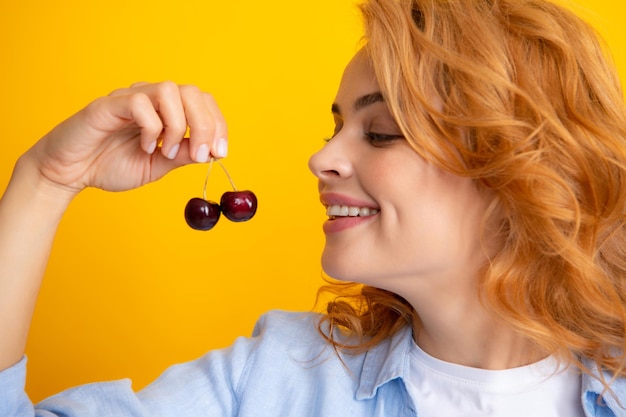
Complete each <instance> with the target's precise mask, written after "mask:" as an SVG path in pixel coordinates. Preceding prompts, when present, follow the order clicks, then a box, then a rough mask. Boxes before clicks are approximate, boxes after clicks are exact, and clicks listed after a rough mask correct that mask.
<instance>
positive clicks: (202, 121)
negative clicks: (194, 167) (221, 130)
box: [180, 85, 216, 162]
mask: <svg viewBox="0 0 626 417" xmlns="http://www.w3.org/2000/svg"><path fill="white" fill-rule="evenodd" d="M180 91H181V98H182V102H183V107H184V109H185V116H186V117H187V124H188V125H189V134H190V137H189V152H190V155H191V157H192V158H193V159H194V160H195V161H196V162H207V161H208V160H209V155H210V152H211V146H212V144H213V141H214V139H215V127H216V121H215V117H214V116H213V114H212V112H211V111H210V110H209V106H208V105H207V102H206V100H205V97H204V95H205V93H203V92H202V91H200V89H198V87H196V86H192V85H184V86H181V87H180Z"/></svg>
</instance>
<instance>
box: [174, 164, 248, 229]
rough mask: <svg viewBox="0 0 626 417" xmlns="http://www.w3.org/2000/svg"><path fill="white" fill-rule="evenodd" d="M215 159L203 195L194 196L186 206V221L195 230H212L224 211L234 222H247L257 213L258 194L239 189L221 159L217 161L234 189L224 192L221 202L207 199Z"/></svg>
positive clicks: (207, 175)
mask: <svg viewBox="0 0 626 417" xmlns="http://www.w3.org/2000/svg"><path fill="white" fill-rule="evenodd" d="M213 161H214V159H211V162H210V163H209V170H208V171H207V174H206V179H205V180H204V190H203V197H202V198H199V197H194V198H192V199H191V200H189V202H187V205H186V206H185V221H186V222H187V224H188V225H189V227H191V228H192V229H195V230H211V229H212V228H213V226H215V225H216V224H217V221H218V220H219V219H220V215H221V214H222V213H223V214H224V216H225V217H226V218H227V219H228V220H230V221H233V222H245V221H247V220H250V219H251V218H252V217H253V216H254V215H255V213H256V209H257V199H256V195H254V193H253V192H252V191H249V190H244V191H238V190H237V187H235V184H234V183H233V180H232V178H231V177H230V175H229V173H228V170H226V167H225V166H224V164H222V163H221V162H220V161H219V160H217V163H218V164H220V166H221V167H222V169H223V170H224V172H225V173H226V176H227V177H228V181H229V182H230V185H231V186H232V187H233V191H226V192H225V193H224V194H222V198H221V199H220V203H219V204H218V203H216V202H215V201H211V200H207V198H206V187H207V183H208V181H209V174H210V173H211V168H212V167H213Z"/></svg>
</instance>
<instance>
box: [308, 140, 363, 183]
mask: <svg viewBox="0 0 626 417" xmlns="http://www.w3.org/2000/svg"><path fill="white" fill-rule="evenodd" d="M309 169H310V170H311V172H312V173H313V175H315V176H316V177H317V178H318V179H319V180H320V181H324V182H328V181H332V180H337V179H342V178H349V177H350V176H352V173H353V170H354V166H353V164H352V160H351V154H350V153H348V150H347V149H346V144H345V143H342V142H341V140H340V138H339V137H335V138H333V139H332V140H330V141H329V142H328V143H326V145H324V147H323V148H322V149H320V150H319V151H317V152H316V153H314V154H313V155H311V157H310V158H309Z"/></svg>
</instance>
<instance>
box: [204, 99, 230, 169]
mask: <svg viewBox="0 0 626 417" xmlns="http://www.w3.org/2000/svg"><path fill="white" fill-rule="evenodd" d="M203 96H204V101H205V102H206V104H207V107H208V108H209V111H210V112H211V115H212V116H213V120H214V123H215V133H214V135H215V140H214V141H213V146H212V149H211V155H213V156H214V157H215V158H225V157H226V155H227V154H228V128H227V124H226V119H224V115H223V114H222V111H221V110H220V108H219V106H218V105H217V102H216V101H215V99H214V98H213V96H212V95H210V94H208V93H203Z"/></svg>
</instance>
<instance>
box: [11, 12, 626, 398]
mask: <svg viewBox="0 0 626 417" xmlns="http://www.w3.org/2000/svg"><path fill="white" fill-rule="evenodd" d="M577 4H578V5H579V6H580V7H578V6H576V7H577V9H582V10H585V15H587V16H588V17H589V18H590V19H591V20H593V21H594V22H595V23H596V25H597V26H598V27H599V28H600V30H601V32H602V33H603V34H604V36H605V37H606V38H607V40H608V41H609V44H610V45H611V46H612V48H613V50H614V54H615V56H616V60H617V63H618V65H619V67H620V69H621V74H622V78H623V79H626V77H625V76H624V75H625V71H626V56H625V53H624V49H626V48H624V47H625V46H626V34H625V33H624V30H623V26H622V22H621V20H622V18H623V16H624V15H625V14H626V6H624V5H616V4H615V2H613V1H612V0H584V1H583V0H580V1H578V2H577ZM360 28H361V26H360V20H359V17H358V13H357V11H356V8H355V7H354V1H353V0H316V1H307V2H302V1H293V0H269V1H258V0H238V1H224V0H179V1H175V2H170V1H164V0H150V1H148V0H110V1H108V2H88V1H84V0H56V1H54V2H50V1H42V0H38V1H37V0H24V1H20V2H10V1H4V2H2V4H1V5H0V52H1V54H2V62H1V65H0V82H1V87H0V91H2V92H1V93H0V97H1V100H0V118H1V119H0V120H1V122H2V124H1V126H2V138H1V141H2V146H1V148H0V149H1V150H2V151H1V152H0V187H2V188H4V187H5V186H6V183H7V182H8V179H9V176H10V173H11V169H12V166H13V163H14V161H15V160H16V159H17V157H18V156H19V155H20V154H21V153H23V152H24V151H25V150H26V149H27V148H28V147H29V146H30V145H31V144H32V143H33V142H34V141H35V140H37V139H38V138H39V137H41V136H42V135H43V134H45V133H46V132H47V131H48V130H49V129H50V128H51V127H52V126H53V125H55V124H56V123H57V122H59V121H60V120H62V119H64V118H66V117H68V116H69V115H71V114H72V113H74V112H75V111H77V110H78V109H80V108H81V107H82V106H84V105H85V104H86V103H87V102H89V101H91V100H92V99H93V98H95V97H98V96H101V95H105V94H108V93H109V92H110V91H111V90H113V89H115V88H118V87H124V86H127V85H129V84H131V83H133V82H135V81H161V80H173V81H175V82H178V83H193V84H197V85H198V86H200V87H201V88H202V89H204V90H206V91H209V92H211V93H213V94H214V96H215V97H216V98H217V100H218V102H219V103H220V104H221V107H222V109H223V111H224V113H225V116H226V118H227V121H228V122H229V126H230V138H231V142H230V154H229V158H227V159H226V161H225V163H226V166H227V167H228V168H229V170H230V172H231V175H232V176H233V179H234V180H235V183H236V184H237V186H238V187H239V188H240V189H245V188H249V189H252V190H254V191H255V192H256V194H257V195H258V197H259V211H258V214H257V216H256V217H255V218H254V219H253V220H252V221H250V222H249V223H244V224H234V223H230V222H228V221H226V220H225V219H222V220H221V221H220V223H219V224H218V225H217V226H216V228H215V229H214V230H212V231H210V232H206V233H203V232H196V231H192V230H190V229H189V228H188V227H187V226H186V224H185V222H184V220H183V208H184V206H185V203H186V202H187V200H188V199H189V198H191V197H195V196H201V193H202V187H203V183H204V177H205V173H206V165H196V166H190V167H185V168H182V169H180V170H177V171H175V172H174V173H172V174H170V175H169V176H168V177H166V178H165V179H164V180H162V181H160V182H158V183H156V184H152V185H149V186H147V187H145V188H142V189H140V190H136V191H132V192H128V193H121V194H111V193H104V192H100V191H97V190H88V191H86V192H84V193H83V194H82V195H81V196H79V197H78V198H77V199H76V200H75V201H74V202H73V204H72V206H71V207H70V209H69V211H68V213H67V215H66V216H65V218H64V220H63V222H62V224H61V227H60V230H59V233H58V237H57V240H56V245H55V248H54V251H53V254H52V258H51V260H50V265H49V268H48V272H47V275H46V278H45V281H44V285H43V288H42V291H41V295H40V300H39V304H38V306H37V310H36V312H35V318H34V322H33V325H32V330H31V336H30V340H29V345H28V348H27V354H28V356H29V376H28V382H27V391H28V392H29V394H30V395H31V397H32V399H33V400H39V399H41V398H43V397H44V396H47V395H49V394H51V393H54V392H57V391H59V390H61V389H63V388H67V387H69V386H72V385H76V384H80V383H86V382H90V381H97V380H107V379H118V378H123V377H130V378H132V379H133V381H134V387H135V388H141V387H142V386H144V385H145V384H146V383H147V382H149V381H150V380H152V379H153V378H155V377H156V376H157V375H158V374H159V373H160V372H161V371H162V370H163V369H164V368H165V367H166V366H168V365H170V364H172V363H175V362H180V361H186V360H190V359H193V358H196V357H197V356H199V355H201V354H203V353H204V352H205V351H206V350H208V349H212V348H217V347H222V346H226V345H228V344H229V343H230V342H231V341H232V340H233V339H234V338H235V337H236V336H239V335H247V334H249V333H250V331H251V329H252V326H253V324H254V322H255V320H256V318H257V317H258V316H259V315H260V314H262V313H263V312H264V311H267V310H269V309H273V308H281V309H297V310H308V309H311V308H312V307H313V304H314V298H315V291H316V289H317V287H318V286H319V285H320V284H321V283H322V281H321V278H320V277H321V271H320V267H319V254H320V250H321V247H322V244H323V235H322V233H321V222H322V221H323V218H324V214H323V209H322V208H321V206H320V205H319V203H318V201H317V194H316V190H315V187H316V183H315V180H314V177H313V176H312V175H311V174H310V173H309V172H308V169H307V158H308V156H309V155H310V154H311V153H312V152H314V151H315V150H316V149H318V148H319V147H320V146H321V144H322V138H323V137H325V136H327V135H328V134H330V133H331V129H332V126H331V118H330V117H329V107H330V103H331V101H332V99H333V97H334V93H335V89H336V87H337V85H338V82H339V78H340V76H341V72H342V69H343V66H344V65H345V63H346V62H347V61H348V60H349V58H350V57H351V55H352V54H353V53H354V52H355V50H356V48H357V45H358V40H359V37H360V34H361V31H360ZM227 189H228V183H227V181H226V179H225V177H224V175H223V174H222V173H221V172H220V171H219V170H218V169H215V170H214V171H213V174H212V175H211V178H210V181H209V189H208V197H209V198H213V199H219V196H220V195H221V193H222V192H223V191H225V190H227Z"/></svg>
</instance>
